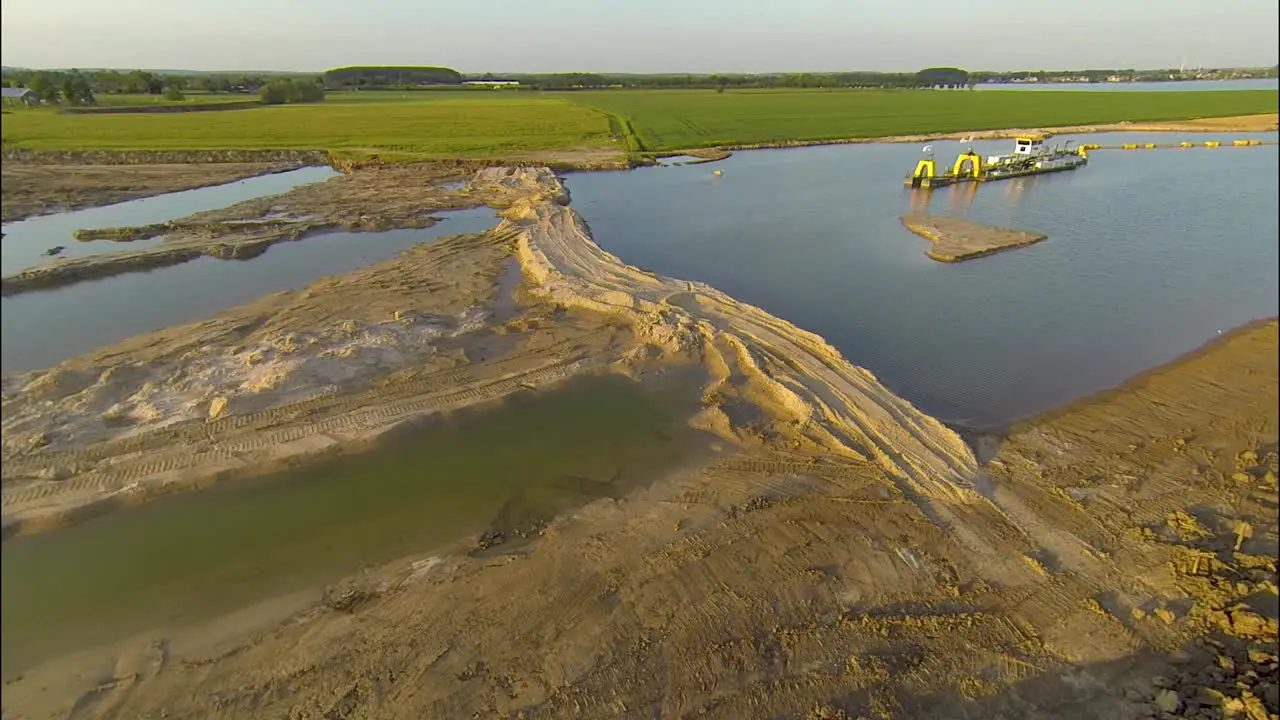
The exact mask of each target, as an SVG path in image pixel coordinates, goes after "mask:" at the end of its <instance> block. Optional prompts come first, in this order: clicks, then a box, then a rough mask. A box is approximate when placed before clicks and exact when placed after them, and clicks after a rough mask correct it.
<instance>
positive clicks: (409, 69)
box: [324, 65, 462, 88]
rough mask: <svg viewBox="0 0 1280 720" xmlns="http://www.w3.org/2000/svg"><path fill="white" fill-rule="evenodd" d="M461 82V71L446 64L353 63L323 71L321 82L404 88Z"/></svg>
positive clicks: (336, 85)
mask: <svg viewBox="0 0 1280 720" xmlns="http://www.w3.org/2000/svg"><path fill="white" fill-rule="evenodd" d="M461 83H462V73H460V72H458V71H457V70H454V69H453V68H446V67H425V66H423V67H419V66H407V65H377V66H354V67H342V68H334V69H333V70H326V71H325V73H324V84H325V86H326V87H330V88H405V87H413V86H416V85H459V84H461Z"/></svg>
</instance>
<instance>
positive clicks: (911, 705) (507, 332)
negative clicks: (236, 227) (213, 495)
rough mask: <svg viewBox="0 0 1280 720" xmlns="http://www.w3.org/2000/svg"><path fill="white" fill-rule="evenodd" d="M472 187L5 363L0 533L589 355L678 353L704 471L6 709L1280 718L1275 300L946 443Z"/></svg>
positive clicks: (582, 239) (549, 378)
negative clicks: (374, 247)
mask: <svg viewBox="0 0 1280 720" xmlns="http://www.w3.org/2000/svg"><path fill="white" fill-rule="evenodd" d="M503 174H504V175H506V176H507V177H510V178H512V179H513V180H515V181H516V182H519V183H527V185H528V186H529V187H542V188H543V189H542V190H537V191H535V192H532V193H530V194H528V195H526V196H525V197H523V198H517V199H516V200H515V201H514V202H512V203H511V205H510V207H509V208H508V210H507V211H506V219H505V221H504V222H503V223H502V225H500V226H499V227H498V228H497V229H495V230H494V231H492V232H490V233H486V234H483V235H473V236H465V237H460V238H455V239H453V240H449V241H442V242H438V243H436V244H433V245H430V246H426V247H420V248H415V249H414V250H412V251H410V252H409V253H406V254H405V255H404V256H402V257H401V258H398V259H396V260H394V261H392V262H389V263H385V264H383V265H381V266H379V267H376V268H370V269H368V270H362V271H357V272H355V273H350V274H347V275H343V276H339V277H336V278H330V279H327V280H324V281H320V282H317V283H316V284H314V285H312V286H311V287H309V288H307V289H306V290H303V291H299V292H295V293H283V294H280V295H276V296H272V297H269V298H264V299H262V300H261V301H259V302H257V303H253V304H250V305H247V306H244V307H242V308H238V309H235V310H231V311H227V312H224V313H221V314H219V315H218V316H216V317H214V318H211V319H210V320H207V321H205V322H202V323H194V324H191V325H187V326H183V327H179V328H170V329H168V330H165V331H161V332H159V333H154V334H151V335H148V336H143V337H139V338H136V339H134V340H130V341H127V342H124V343H120V344H118V345H116V346H113V347H112V348H107V349H104V350H103V351H100V352H98V353H94V354H93V355H90V356H85V357H83V358H78V359H75V360H72V361H68V362H66V363H63V364H62V365H60V366H58V367H56V368H53V369H52V370H50V371H47V372H39V373H28V374H23V375H12V376H7V377H5V379H4V407H3V410H4V412H3V431H4V433H3V449H4V458H5V462H4V464H3V468H2V469H3V473H4V475H3V489H4V496H3V497H4V512H5V515H6V519H7V520H8V521H9V522H10V523H11V524H10V526H9V529H10V532H13V533H16V532H30V531H35V530H39V529H47V528H49V527H52V526H55V525H57V524H59V523H65V522H69V521H73V520H75V519H76V513H77V512H81V511H83V508H88V507H92V506H93V504H94V503H98V504H99V506H98V507H99V509H103V508H104V504H107V503H113V502H114V503H128V502H141V501H143V500H145V499H146V498H147V497H148V496H149V495H151V494H153V493H159V492H164V491H165V490H166V489H170V490H172V489H181V488H185V487H192V486H195V485H198V484H200V483H202V482H209V481H211V480H216V479H218V478H220V477H226V476H227V475H229V474H235V473H244V472H252V471H253V469H254V468H259V467H262V466H263V465H264V464H269V463H271V462H273V461H276V462H278V461H281V460H283V459H285V458H289V457H299V456H304V455H307V454H309V453H314V452H317V451H321V450H324V449H331V448H334V447H338V446H342V445H344V444H348V443H352V442H355V441H358V440H360V439H366V438H371V437H376V436H378V435H380V434H382V433H385V432H387V431H388V430H390V429H391V428H393V427H395V426H396V425H397V424H398V423H401V422H403V421H405V420H406V419H410V418H415V417H421V416H423V415H425V414H430V413H432V412H437V411H441V410H445V409H449V408H454V407H463V406H468V405H474V404H476V403H481V402H486V401H489V400H492V399H495V398H500V397H503V396H505V395H507V394H510V393H512V392H516V391H517V389H519V388H523V387H545V386H548V385H550V384H554V383H558V382H560V381H561V380H563V379H565V378H568V377H572V376H575V375H579V374H583V373H590V372H613V373H621V374H625V375H628V376H630V377H633V378H638V379H641V380H652V379H656V378H660V377H662V375H663V374H664V373H667V372H670V371H671V370H672V369H675V368H687V369H689V371H690V372H694V373H695V374H696V375H698V376H700V377H701V381H702V382H701V397H700V398H699V403H698V409H697V411H696V412H695V413H694V415H693V416H692V417H691V419H690V423H691V424H692V425H694V426H695V427H698V428H702V429H704V430H707V431H710V432H713V433H715V434H717V435H719V436H720V437H721V438H722V439H723V441H724V443H725V445H726V448H727V450H726V453H725V457H723V458H721V459H717V460H714V461H711V462H703V463H698V464H695V465H692V466H689V467H687V468H685V469H683V470H681V471H678V472H674V473H671V474H670V475H668V476H664V477H663V478H662V479H660V480H659V481H658V482H656V483H654V484H652V485H649V486H648V487H646V488H643V489H640V490H637V491H635V492H634V493H632V494H630V495H627V496H626V497H622V498H613V499H609V498H606V499H601V500H598V501H596V502H592V503H590V504H588V505H586V506H584V507H581V508H579V509H578V510H576V511H574V512H573V513H570V514H566V515H564V516H562V517H560V518H559V519H557V520H556V521H554V522H552V523H551V524H549V525H548V526H547V527H546V528H545V530H544V531H543V533H542V534H541V536H540V537H539V539H538V540H537V541H536V542H535V543H533V544H532V545H530V546H528V547H527V548H524V549H521V550H520V551H519V552H511V553H505V554H497V555H495V554H493V553H476V552H467V550H474V549H475V548H474V545H471V546H468V545H466V544H463V545H459V546H458V547H454V548H444V549H441V550H440V551H438V552H437V553H435V554H433V555H431V556H429V557H415V558H406V559H405V560H402V561H397V562H394V563H390V564H387V565H385V566H381V567H378V568H373V569H370V570H369V571H367V572H364V573H361V574H360V575H358V576H354V577H351V578H349V579H348V580H347V581H344V582H343V583H340V584H339V585H337V586H335V587H334V588H332V590H331V592H330V593H329V597H330V598H338V599H355V600H356V601H353V602H347V601H346V600H343V601H341V602H329V603H318V604H311V605H307V606H306V607H303V608H301V609H299V608H297V607H294V606H293V605H291V604H290V603H289V602H288V601H287V599H281V601H280V603H279V604H278V605H277V606H274V609H263V608H262V607H256V608H251V609H247V610H246V611H245V613H242V614H241V615H239V616H237V617H235V618H228V619H222V620H220V621H217V622H211V623H205V624H201V625H199V626H196V627H192V628H190V629H188V630H183V631H176V632H172V633H165V634H163V635H156V634H154V633H152V634H145V633H144V634H141V635H139V636H137V637H134V638H131V639H130V640H128V641H124V642H120V643H113V644H111V645H109V646H104V647H98V648H91V649H86V650H84V651H83V652H81V653H78V654H75V655H69V656H65V657H62V658H59V659H56V660H51V661H49V662H46V663H43V664H41V665H39V666H37V667H31V668H24V669H23V671H22V672H21V674H20V675H19V674H12V673H11V672H10V671H9V670H8V669H6V671H5V674H6V678H5V679H6V683H5V686H4V688H3V690H2V692H3V703H4V706H5V709H6V713H13V714H14V715H15V716H22V717H30V718H45V717H59V718H61V717H67V716H68V715H69V713H71V712H72V711H73V710H74V712H75V713H76V716H77V717H82V718H89V717H102V718H106V717H148V716H160V715H167V716H168V717H204V716H208V715H210V714H216V715H218V716H220V717H245V718H250V717H264V716H277V715H288V714H290V713H292V714H294V715H314V716H318V717H324V716H328V717H357V716H368V717H380V718H419V717H468V716H472V715H479V716H482V717H504V716H516V715H517V714H519V713H524V714H525V715H527V716H546V717H561V716H575V717H609V718H614V717H625V718H630V717H636V718H651V717H655V716H662V717H680V716H687V715H695V714H697V715H701V716H705V717H712V718H742V717H812V718H835V717H859V716H864V717H881V718H885V717H893V718H936V717H994V716H1000V715H1003V716H1006V717H1031V716H1036V714H1037V713H1039V714H1040V715H1042V716H1047V717H1132V716H1137V717H1142V716H1151V717H1160V713H1161V712H1163V711H1164V710H1165V708H1169V707H1172V708H1174V709H1175V710H1176V711H1177V712H1180V713H1183V716H1190V717H1199V716H1203V713H1201V710H1202V709H1203V708H1207V707H1209V706H1210V703H1215V702H1216V705H1214V711H1215V712H1217V707H1219V706H1221V707H1225V706H1227V705H1231V707H1235V704H1236V703H1238V704H1239V706H1240V707H1241V708H1246V707H1255V706H1257V707H1261V708H1262V710H1263V712H1264V715H1262V716H1259V717H1265V713H1267V712H1270V713H1274V712H1276V711H1277V709H1278V708H1277V707H1276V695H1275V693H1276V682H1275V678H1276V668H1277V665H1276V643H1275V630H1276V623H1275V619H1274V618H1273V617H1272V616H1271V615H1268V614H1267V613H1268V612H1269V611H1268V610H1267V607H1268V603H1274V598H1275V589H1276V565H1275V559H1274V552H1275V550H1276V547H1277V535H1276V520H1275V514H1274V510H1275V507H1276V499H1277V495H1276V480H1275V473H1276V470H1277V468H1276V464H1277V458H1276V454H1275V453H1276V437H1277V425H1278V424H1280V423H1278V418H1277V414H1278V410H1277V401H1278V400H1280V398H1278V397H1277V386H1278V382H1277V380H1278V378H1277V365H1278V363H1277V361H1278V360H1280V358H1278V357H1277V345H1278V344H1280V343H1278V341H1277V328H1276V323H1275V322H1274V321H1270V322H1266V323H1261V324H1258V325H1256V326H1252V327H1250V328H1247V329H1245V330H1243V331H1241V332H1240V333H1237V334H1235V335H1233V336H1231V337H1230V338H1227V339H1225V340H1223V341H1221V342H1220V343H1218V344H1216V345H1215V346H1213V347H1210V348H1207V349H1206V350H1204V351H1203V352H1201V353H1198V354H1196V355H1193V356H1192V357H1190V358H1187V359H1184V360H1183V361H1181V362H1179V363H1177V364H1174V365H1173V366H1170V367H1168V368H1164V369H1161V370H1157V371H1154V372H1152V373H1149V374H1148V375H1146V376H1144V377H1142V378H1138V379H1136V380H1135V381H1134V382H1133V383H1131V384H1130V385H1128V386H1126V387H1124V388H1121V389H1119V390H1117V391H1113V392H1111V393H1106V394H1103V395H1102V396H1099V397H1096V398H1092V399H1090V400H1087V401H1082V402H1081V403H1078V404H1076V405H1075V406H1073V407H1070V408H1067V409H1064V410H1063V411H1061V412H1059V413H1057V414H1054V415H1051V416H1046V417H1044V418H1040V419H1036V420H1033V421H1031V422H1028V423H1025V424H1022V425H1019V426H1017V427H1015V428H1011V429H1010V430H1009V431H1008V432H1006V433H1003V434H1000V435H988V436H982V437H978V438H974V439H973V445H974V447H976V448H977V450H978V453H977V455H975V454H974V453H973V452H972V451H971V450H970V446H969V445H967V444H966V443H965V442H964V441H962V440H961V438H960V437H959V436H958V435H957V434H956V433H954V432H953V431H951V430H950V429H948V428H946V427H944V426H942V425H941V424H940V423H938V422H936V421H935V420H933V419H932V418H929V417H927V416H925V415H923V414H922V413H920V412H918V411H917V410H915V409H914V408H913V407H912V406H911V405H910V404H909V403H906V402H905V401H903V400H901V399H899V398H896V397H895V396H893V395H892V394H891V393H889V392H888V391H887V390H885V389H884V388H883V387H882V386H881V385H880V384H879V383H878V382H877V381H876V380H875V378H874V377H873V376H872V375H871V374H870V373H868V372H866V371H865V370H862V369H860V368H857V367H855V366H852V365H850V364H849V363H848V362H847V361H846V360H844V359H843V358H842V357H841V356H840V355H839V354H838V353H836V351H834V350H833V349H832V348H830V346H828V345H827V344H826V343H825V342H824V341H822V339H821V338H818V337H817V336H814V335H812V334H809V333H805V332H804V331H801V330H799V329H797V328H795V327H794V326H792V325H790V324H788V323H786V322H784V321H781V320H779V319H777V318H774V317H772V316H770V315H768V314H767V313H765V312H763V311H762V310H760V309H758V308H754V307H751V306H748V305H744V304H742V303H738V302H737V301H735V300H733V299H732V298H730V297H728V296H726V295H724V294H723V293H720V292H718V291H716V290H715V289H713V288H710V287H707V286H705V285H700V284H697V283H686V282H682V281H678V280H673V279H670V278H665V277H661V276H657V275H653V274H650V273H646V272H644V271H641V270H638V269H636V268H631V267H628V266H626V265H624V264H623V263H621V262H620V261H619V260H618V259H617V258H615V257H613V256H611V255H609V254H608V253H605V252H604V251H603V250H601V249H600V248H599V247H598V246H597V245H596V244H595V243H594V242H593V241H592V239H591V236H590V233H589V231H588V229H587V228H586V226H585V225H584V224H583V223H582V221H581V219H580V218H578V216H577V215H576V214H575V213H574V212H573V211H572V210H570V209H569V208H567V207H564V206H563V205H561V204H559V203H558V202H557V201H556V199H557V198H559V199H560V200H561V201H562V196H561V193H560V192H559V191H558V190H557V187H558V181H557V180H555V179H554V178H552V177H550V176H549V174H547V173H542V172H539V171H534V170H525V171H503ZM513 258H514V260H513ZM513 262H514V263H518V267H519V268H520V278H521V280H520V284H519V285H518V286H517V287H516V288H515V289H514V291H513V294H512V295H511V300H510V302H507V301H505V300H502V298H504V297H505V295H504V294H503V293H502V292H500V291H499V289H498V286H499V285H501V283H499V282H497V281H496V279H497V278H501V277H503V275H504V272H505V269H506V268H509V267H511V263H513ZM354 298H358V302H355V301H353V299H354ZM980 461H981V462H980ZM77 508H79V509H81V510H77ZM1242 522H1244V523H1248V524H1249V525H1248V528H1249V530H1248V532H1247V533H1246V532H1243V531H1241V532H1237V530H1241V529H1242V528H1243V527H1245V526H1244V525H1241V524H1240V523H1242ZM1213 643H1216V644H1213ZM1223 658H1225V660H1224V659H1223ZM1226 661H1230V662H1231V663H1232V664H1231V666H1230V667H1231V669H1230V671H1228V670H1227V663H1226ZM1215 669H1216V670H1220V671H1221V672H1216V670H1215ZM1228 673H1229V674H1228ZM1250 673H1252V674H1250ZM1219 675H1220V676H1221V679H1220V678H1219ZM1237 683H1242V685H1238V684H1237ZM1244 688H1251V689H1250V690H1248V694H1247V695H1246V694H1245V692H1246V691H1245V689H1244ZM1169 692H1171V693H1173V695H1172V697H1171V696H1170V695H1168V694H1167V693H1169ZM1213 693H1217V694H1216V695H1214V694H1213ZM1193 702H1194V705H1193ZM1175 716H1176V715H1175Z"/></svg>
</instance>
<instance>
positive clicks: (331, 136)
mask: <svg viewBox="0 0 1280 720" xmlns="http://www.w3.org/2000/svg"><path fill="white" fill-rule="evenodd" d="M1277 97H1278V94H1277V93H1276V92H1275V91H1273V90H1245V91H1213V92H1206V91H1191V92H1178V91H1170V92H1123V91H1121V92H1070V91H1060V92H1054V91H1034V92H1028V91H1023V92H1017V91H975V92H967V91H893V90H831V91H805V90H781V91H750V90H747V91H730V92H725V93H717V92H715V91H702V90H655V91H642V90H641V91H590V92H565V93H538V92H530V91H496V92H475V91H472V92H448V91H437V92H338V93H330V96H329V98H328V99H327V100H326V101H325V102H323V103H317V104H314V105H295V106H276V107H251V108H246V109H239V110H236V111H233V112H220V113H201V112H196V113H173V114H167V113H156V114H143V113H139V114H122V115H69V114H60V113H57V112H55V111H53V110H50V109H34V110H25V109H20V110H15V111H13V112H9V113H6V114H5V115H4V120H3V144H4V147H5V148H6V149H26V150H53V151H58V150H67V151H76V150H178V151H182V150H189V151H198V150H258V149H271V150H328V151H335V152H337V153H339V154H345V155H360V154H372V153H377V154H379V155H380V156H382V157H384V158H386V157H397V158H403V159H411V158H497V157H508V156H513V155H518V154H521V153H529V152H538V151H549V150H565V149H584V148H616V149H617V150H618V151H619V152H630V153H638V152H645V151H648V152H662V151H673V150H682V149H688V148H696V147H710V146H717V145H749V144H768V143H785V142H788V141H822V140H836V139H841V138H858V137H862V138H872V137H884V136H889V135H904V134H918V133H934V132H958V131H965V130H990V129H1001V128H1010V127H1054V126H1064V125H1083V124H1097V123H1113V122H1120V121H1126V120H1127V121H1134V122H1140V121H1156V120H1184V119H1189V118H1199V117H1224V116H1232V115H1250V114H1259V113H1274V112H1275V111H1276V105H1277Z"/></svg>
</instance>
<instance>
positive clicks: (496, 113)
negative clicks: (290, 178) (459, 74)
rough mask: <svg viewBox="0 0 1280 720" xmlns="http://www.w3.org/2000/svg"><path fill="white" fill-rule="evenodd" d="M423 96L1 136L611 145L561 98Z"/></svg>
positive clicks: (116, 120) (369, 144)
mask: <svg viewBox="0 0 1280 720" xmlns="http://www.w3.org/2000/svg"><path fill="white" fill-rule="evenodd" d="M424 95H430V96H431V97H429V98H427V99H422V100H414V101H405V100H383V101H381V102H377V101H373V100H369V101H352V102H342V101H341V100H340V99H339V100H338V101H337V102H325V103H322V104H316V105H274V106H264V107H255V108H249V109H245V110H231V111H226V112H207V113H202V112H196V113H139V114H136V115H132V114H124V115H66V114H59V113H56V112H54V111H51V110H23V111H17V112H13V113H10V114H6V115H5V116H4V121H3V143H4V146H5V147H6V148H10V147H18V148H26V149H31V150H260V149H276V150H339V151H356V152H396V153H404V154H410V155H416V156H420V157H431V158H442V157H500V156H504V155H512V154H518V153H523V152H533V151H539V150H555V149H563V148H582V147H606V146H608V145H610V143H611V141H610V138H609V121H608V118H607V117H606V116H605V115H604V114H603V113H601V112H598V111H596V110H593V109H591V108H589V107H586V106H584V105H578V104H574V103H571V102H568V101H566V100H563V99H560V98H554V97H529V96H514V95H506V96H502V97H495V96H492V95H477V94H475V93H456V94H448V95H445V94H444V93H429V94H424ZM618 145H619V147H621V146H620V144H618Z"/></svg>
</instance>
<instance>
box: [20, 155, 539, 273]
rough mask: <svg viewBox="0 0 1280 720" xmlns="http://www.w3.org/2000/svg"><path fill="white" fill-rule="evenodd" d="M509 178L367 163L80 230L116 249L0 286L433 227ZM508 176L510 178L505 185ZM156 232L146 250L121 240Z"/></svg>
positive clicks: (523, 190) (480, 201)
mask: <svg viewBox="0 0 1280 720" xmlns="http://www.w3.org/2000/svg"><path fill="white" fill-rule="evenodd" d="M520 182H523V181H522V180H520V179H518V178H516V177H515V176H506V177H499V176H497V175H495V174H494V173H492V172H489V171H484V170H482V171H477V172H475V173H471V172H468V171H466V170H464V169H458V168H454V167H449V166H443V167H442V166H436V165H430V166H423V165H410V166H397V167H392V168H377V167H366V168H357V169H351V170H348V171H347V172H346V173H345V174H343V175H340V176H338V177H335V178H332V179H330V180H328V181H326V182H323V183H317V184H314V185H307V186H302V187H299V188H295V189H294V190H292V191H290V192H287V193H284V194H282V195H272V196H269V197H264V198H256V199H253V200H247V201H244V202H241V203H237V204H235V205H232V206H230V207H227V208H223V209H220V210H213V211H208V212H202V213H197V214H195V215H190V216H188V217H186V218H182V219H180V220H175V221H172V222H165V223H158V224H151V225H144V226H136V227H119V228H83V229H81V230H79V231H77V232H76V237H77V239H79V240H80V241H101V240H110V241H114V242H118V243H120V245H121V247H122V248H126V249H124V250H122V251H120V252H107V253H102V254H98V255H90V256H84V257H77V258H59V259H55V260H53V261H50V262H47V263H44V264H40V265H36V266H33V267H29V268H27V269H24V270H21V271H19V272H17V273H14V274H12V275H9V276H8V277H5V278H3V279H2V280H0V293H2V294H4V295H6V296H7V295H15V294H18V293H23V292H29V291H32V290H41V289H48V288H55V287H60V286H64V285H70V284H73V283H77V282H81V281H84V280H90V279H94V278H101V277H109V276H112V275H118V274H121V273H128V272H139V271H145V270H150V269H154V268H158V267H165V266H169V265H176V264H179V263H184V262H188V261H190V260H194V259H196V258H199V257H214V258H220V259H224V260H241V259H247V258H252V257H255V256H257V255H260V254H262V253H263V252H266V251H267V249H268V248H269V247H270V246H271V245H273V244H275V243H279V242H289V241H296V240H302V239H304V238H306V237H309V236H313V235H316V234H319V233H325V232H338V231H346V232H379V231H383V230H396V229H415V228H426V227H430V226H431V225H432V224H434V223H435V222H436V221H437V218H436V217H435V216H433V215H432V214H431V213H432V212H434V211H447V210H460V209H465V208H473V207H478V206H481V205H490V206H492V207H496V208H502V207H506V206H507V205H508V204H510V202H511V197H512V196H513V194H517V195H528V194H530V193H533V192H535V191H536V190H537V189H538V188H539V187H541V186H534V187H526V186H522V185H520ZM512 183H514V184H512ZM157 237H160V238H161V239H160V241H159V242H158V243H155V244H154V245H151V246H149V247H147V248H146V249H143V250H137V251H130V250H128V249H127V248H128V244H129V243H130V242H133V241H138V240H150V239H152V238H157Z"/></svg>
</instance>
